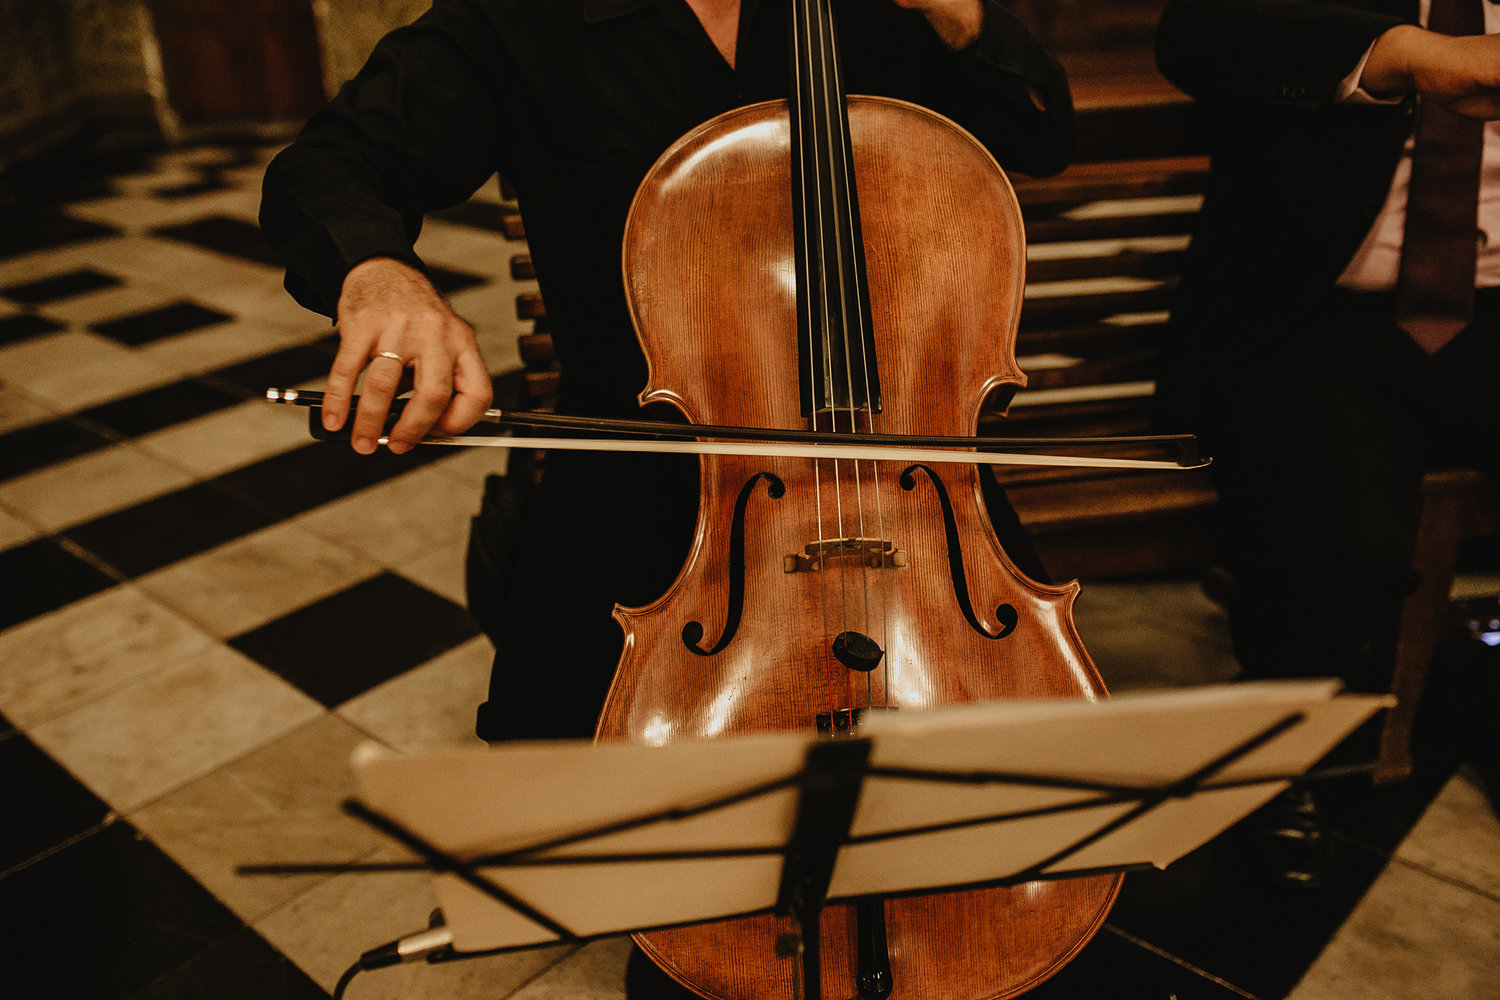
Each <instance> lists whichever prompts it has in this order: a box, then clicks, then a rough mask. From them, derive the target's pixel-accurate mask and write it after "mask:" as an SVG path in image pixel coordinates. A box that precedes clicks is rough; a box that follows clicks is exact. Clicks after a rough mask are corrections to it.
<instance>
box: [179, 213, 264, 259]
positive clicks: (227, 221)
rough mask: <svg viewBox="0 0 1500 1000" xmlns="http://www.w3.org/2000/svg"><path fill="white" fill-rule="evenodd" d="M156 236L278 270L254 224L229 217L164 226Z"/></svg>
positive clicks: (217, 216)
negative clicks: (270, 266) (267, 265)
mask: <svg viewBox="0 0 1500 1000" xmlns="http://www.w3.org/2000/svg"><path fill="white" fill-rule="evenodd" d="M153 232H154V235H156V236H165V237H167V238H168V239H174V240H181V241H183V242H184V243H191V244H193V245H194V246H198V247H203V248H204V249H207V250H217V251H219V252H220V253H227V254H230V255H232V256H235V257H243V258H245V259H246V260H253V261H258V262H259V263H262V264H270V265H272V266H276V258H275V256H274V255H273V254H272V253H271V245H270V244H269V243H267V242H266V237H265V234H264V233H262V232H261V231H260V227H259V226H257V225H256V224H255V223H253V222H246V221H245V220H243V219H236V218H233V217H231V216H228V215H210V216H206V217H205V218H202V219H195V220H194V221H192V222H185V223H183V224H181V225H177V226H164V227H162V228H161V229H157V230H154V231H153Z"/></svg>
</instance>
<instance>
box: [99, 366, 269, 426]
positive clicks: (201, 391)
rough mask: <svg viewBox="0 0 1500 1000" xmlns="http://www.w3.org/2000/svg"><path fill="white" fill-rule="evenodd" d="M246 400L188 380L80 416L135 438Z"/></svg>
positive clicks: (120, 400)
mask: <svg viewBox="0 0 1500 1000" xmlns="http://www.w3.org/2000/svg"><path fill="white" fill-rule="evenodd" d="M243 399H244V396H243V395H242V394H237V393H232V392H227V391H225V390H224V389H222V388H219V387H217V386H213V385H209V384H206V383H204V382H201V381H198V380H196V379H186V380H184V381H181V382H173V383H172V384H170V385H164V386H161V387H160V388H157V389H151V390H149V391H147V392H141V393H137V394H136V395H134V396H127V397H125V398H124V399H118V400H115V401H114V402H110V403H104V404H103V405H100V406H94V407H90V408H89V409H87V410H82V411H80V412H79V413H78V416H79V417H80V418H82V419H84V420H88V421H92V422H93V423H96V424H100V425H102V426H104V427H107V428H109V429H110V430H112V431H115V432H117V433H119V434H121V435H124V436H125V437H135V436H136V435H139V434H149V433H151V432H152V431H156V430H161V429H162V428H163V427H170V426H172V425H173V424H176V423H181V422H182V421H185V420H193V419H195V418H197V417H202V416H206V415H208V414H210V413H215V412H217V411H219V410H222V409H225V408H226V407H230V406H234V405H235V404H236V403H239V402H242V401H243Z"/></svg>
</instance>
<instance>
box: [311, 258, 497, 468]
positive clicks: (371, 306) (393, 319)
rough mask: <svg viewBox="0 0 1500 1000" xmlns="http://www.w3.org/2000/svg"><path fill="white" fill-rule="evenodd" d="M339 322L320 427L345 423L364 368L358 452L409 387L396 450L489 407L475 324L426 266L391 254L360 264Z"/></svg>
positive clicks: (345, 292) (393, 443)
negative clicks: (419, 267) (452, 302)
mask: <svg viewBox="0 0 1500 1000" xmlns="http://www.w3.org/2000/svg"><path fill="white" fill-rule="evenodd" d="M338 326H339V350H338V355H337V356H336V357H335V358H334V359H333V368H332V369H331V370H330V371H329V373H328V391H327V393H326V395H325V396H324V398H323V426H324V427H325V428H327V429H328V430H330V431H336V430H338V429H339V428H340V427H342V426H344V420H345V418H347V417H348V415H349V399H350V397H351V396H353V394H354V384H355V382H356V381H357V380H358V379H359V375H360V373H361V372H365V384H364V389H363V391H362V392H361V393H360V399H359V409H358V410H357V411H356V413H355V415H354V426H353V428H352V433H351V435H350V440H351V443H352V444H353V446H354V450H355V451H357V452H359V453H360V454H362V455H368V454H370V453H372V452H373V451H374V450H375V448H376V439H377V438H379V437H380V436H381V434H382V432H383V430H384V428H385V421H386V418H387V416H388V415H389V413H390V408H391V400H393V399H395V398H396V396H397V395H398V394H399V393H401V392H403V391H405V390H406V389H408V388H413V387H414V388H415V390H416V392H415V393H414V395H413V396H412V398H411V399H410V400H409V401H408V402H407V404H406V409H405V410H404V411H403V412H402V414H401V419H400V420H398V421H397V422H396V426H395V427H393V428H392V429H391V433H390V449H391V451H393V452H395V453H396V454H398V455H399V454H402V453H403V452H407V451H410V450H411V449H412V448H414V447H416V445H417V444H418V442H420V441H421V440H422V438H424V437H425V436H426V435H427V432H428V431H429V430H431V429H432V428H433V427H434V426H436V427H437V428H438V430H439V431H441V432H442V433H444V434H459V433H462V432H463V431H466V430H468V429H469V428H470V427H472V426H474V424H475V423H476V422H477V421H478V420H479V418H480V417H482V416H483V415H484V411H485V410H486V409H488V408H489V405H490V400H491V398H492V396H493V392H492V389H491V387H490V378H489V372H488V371H487V370H486V368H485V365H484V360H483V358H481V357H480V355H479V345H478V344H477V343H475V340H474V331H473V330H472V329H471V328H470V327H469V324H467V323H465V322H464V321H463V320H461V319H459V318H458V315H457V314H456V313H454V312H453V310H452V309H451V308H450V307H449V306H448V303H447V302H446V301H444V300H443V297H442V296H441V295H439V294H438V291H437V289H435V288H433V287H432V283H431V282H430V281H428V280H427V277H426V275H424V274H422V272H420V271H418V270H415V269H414V268H411V267H409V266H407V265H406V264H403V263H401V262H400V261H397V260H392V259H390V258H388V257H376V258H372V259H370V260H367V261H364V262H362V263H360V264H357V265H355V267H354V268H353V270H351V271H350V272H349V274H348V275H347V276H346V277H345V278H344V286H343V289H342V291H341V292H340V294H339V305H338ZM391 355H395V357H392V356H391ZM367 369H368V370H367Z"/></svg>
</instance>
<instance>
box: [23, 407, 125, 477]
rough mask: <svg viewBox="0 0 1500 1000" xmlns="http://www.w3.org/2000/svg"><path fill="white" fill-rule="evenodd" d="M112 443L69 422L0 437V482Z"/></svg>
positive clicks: (108, 439)
mask: <svg viewBox="0 0 1500 1000" xmlns="http://www.w3.org/2000/svg"><path fill="white" fill-rule="evenodd" d="M111 443H113V442H112V441H111V440H110V438H109V437H108V436H106V435H104V434H101V433H99V432H98V431H96V430H92V429H90V428H88V427H84V426H81V425H79V424H77V423H75V422H74V421H72V420H49V421H47V422H46V423H43V424H32V425H30V426H29V427H21V428H18V429H17V430H13V431H10V432H9V433H7V434H0V480H5V479H10V478H11V477H13V476H19V475H22V474H24V473H27V472H32V471H34V470H36V469H40V468H42V467H43V466H46V465H51V464H52V463H53V462H61V461H63V460H64V459H68V458H76V457H77V456H79V455H86V454H88V453H89V452H91V451H96V450H98V449H100V448H103V447H105V446H106V445H109V444H111Z"/></svg>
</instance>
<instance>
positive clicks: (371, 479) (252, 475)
mask: <svg viewBox="0 0 1500 1000" xmlns="http://www.w3.org/2000/svg"><path fill="white" fill-rule="evenodd" d="M267 405H274V404H267ZM287 409H288V410H289V411H291V412H290V413H289V415H288V417H287V419H289V420H297V419H301V420H304V421H305V420H307V419H308V418H307V416H306V415H305V414H302V413H298V412H297V411H298V410H301V409H302V407H296V408H293V407H287ZM443 454H444V450H443V449H442V448H439V447H435V446H434V447H427V448H417V449H415V450H414V451H411V452H408V453H407V454H405V455H393V454H391V453H390V452H389V451H387V450H386V449H384V448H381V449H378V450H377V451H376V452H375V454H373V455H358V454H355V452H354V451H353V450H352V449H351V448H350V447H349V446H348V445H347V444H345V443H343V442H340V441H327V442H313V443H312V444H309V445H307V446H306V447H303V448H297V449H295V450H294V451H288V452H283V453H282V454H280V455H274V456H272V457H271V458H267V459H263V460H262V461H259V462H256V463H254V464H253V465H246V466H243V467H241V468H239V469H235V470H234V471H233V472H227V473H225V474H224V475H222V476H219V477H217V478H216V479H214V480H213V482H215V483H216V484H218V485H219V486H221V487H222V488H223V489H224V490H226V491H227V492H230V493H233V494H234V495H235V496H242V497H247V498H250V499H252V500H253V501H254V502H255V503H258V504H261V505H263V506H265V507H266V508H267V509H269V510H273V511H276V512H277V514H278V515H280V516H285V517H290V516H292V515H294V514H300V513H302V512H303V511H306V510H311V509H312V508H314V507H317V506H319V505H320V504H325V503H328V502H330V501H332V500H337V499H339V498H341V497H346V496H348V495H349V494H350V493H354V492H356V491H357V490H362V489H364V488H365V487H367V486H374V485H375V484H376V483H380V482H384V481H385V480H387V479H389V478H391V477H392V476H397V475H400V474H401V473H403V472H407V471H410V470H411V469H415V468H418V467H419V466H422V465H426V464H427V463H428V462H435V461H437V460H438V459H439V458H442V457H443Z"/></svg>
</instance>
